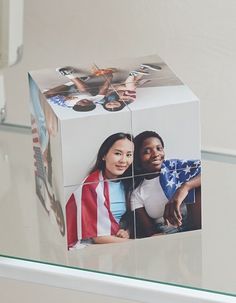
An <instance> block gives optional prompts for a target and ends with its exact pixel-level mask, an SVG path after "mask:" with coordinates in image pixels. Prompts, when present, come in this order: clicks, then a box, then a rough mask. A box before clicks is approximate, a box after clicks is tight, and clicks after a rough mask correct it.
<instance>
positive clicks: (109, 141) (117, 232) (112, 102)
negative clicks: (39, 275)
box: [29, 56, 201, 248]
mask: <svg viewBox="0 0 236 303" xmlns="http://www.w3.org/2000/svg"><path fill="white" fill-rule="evenodd" d="M133 61H134V62H132V60H130V61H127V60H124V62H122V61H120V62H117V63H113V65H112V68H110V67H109V68H108V69H107V68H106V67H107V66H105V68H104V67H100V66H99V68H98V67H97V66H95V67H93V68H92V70H91V71H90V70H89V69H87V70H83V71H82V70H81V69H78V68H73V69H72V68H71V67H67V68H65V69H62V70H61V74H60V72H58V71H56V70H43V71H38V72H32V73H30V76H29V79H30V80H29V81H30V91H31V100H32V104H31V105H32V106H31V108H32V132H33V142H34V143H33V144H34V156H35V180H36V194H37V197H38V199H39V200H40V202H41V205H42V206H43V209H44V210H45V213H47V214H51V217H54V220H50V222H49V224H51V222H52V221H54V223H55V224H54V225H55V226H57V227H56V229H57V230H59V234H60V235H61V236H62V241H63V243H65V245H67V247H69V248H72V247H83V246H86V245H87V244H88V243H94V242H95V243H104V241H105V243H106V241H108V242H110V241H111V242H116V241H117V239H118V241H119V240H120V239H122V240H123V239H126V238H127V237H132V238H136V237H147V236H150V235H152V234H155V233H174V232H179V231H184V230H191V229H198V228H200V226H201V212H200V211H199V209H200V202H201V201H200V200H201V199H200V198H201V197H200V196H199V194H198V192H199V190H200V183H199V182H200V181H199V179H200V177H199V176H200V161H199V160H200V133H199V130H200V119H199V101H198V99H197V98H196V96H195V95H194V94H193V93H192V92H191V91H190V90H189V88H188V87H186V86H185V85H184V84H182V82H181V81H180V80H179V79H178V78H177V77H176V76H175V75H174V74H173V73H172V72H171V71H170V69H169V68H168V66H167V65H166V64H165V63H164V62H162V60H161V59H160V58H159V57H157V56H155V57H153V56H152V57H146V58H140V59H137V58H136V59H135V60H133ZM127 62H129V63H127ZM187 182H188V184H190V187H191V189H189V192H188V193H186V195H185V197H184V198H183V199H182V201H178V203H179V205H178V207H177V209H178V210H179V213H178V210H176V208H173V207H172V206H173V201H174V197H176V195H177V193H178V192H179V191H180V190H181V189H182V188H183V187H184V185H185V184H186V183H187ZM184 199H185V200H184ZM183 200H184V201H183ZM170 203H172V204H171V205H170ZM169 206H170V207H169ZM196 213H197V215H196ZM144 216H145V217H144ZM180 217H181V218H180ZM146 220H147V222H148V223H147V224H145V222H146ZM181 220H182V221H181ZM167 223H168V224H167ZM181 226H182V227H181ZM104 236H106V237H104Z"/></svg>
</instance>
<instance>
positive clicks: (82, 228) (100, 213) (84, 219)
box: [66, 170, 119, 248]
mask: <svg viewBox="0 0 236 303" xmlns="http://www.w3.org/2000/svg"><path fill="white" fill-rule="evenodd" d="M66 222H67V223H66V224H67V243H68V248H71V247H73V246H74V245H75V244H76V243H77V242H78V241H80V240H81V239H88V238H94V237H98V236H104V235H115V234H116V233H117V232H118V230H119V224H118V223H117V222H116V220H115V218H114V216H113V215H112V213H111V210H110V199H109V185H108V182H107V181H104V179H103V175H102V172H101V171H98V170H97V171H95V172H93V173H91V174H90V175H89V176H88V177H87V178H86V179H85V180H84V182H83V184H82V185H81V186H79V187H78V188H77V189H76V190H75V191H74V193H73V194H72V195H71V196H70V198H69V200H68V202H67V204H66Z"/></svg>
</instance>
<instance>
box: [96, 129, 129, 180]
mask: <svg viewBox="0 0 236 303" xmlns="http://www.w3.org/2000/svg"><path fill="white" fill-rule="evenodd" d="M121 139H128V140H130V141H131V142H133V137H132V135H130V134H128V133H121V132H120V133H116V134H113V135H111V136H109V137H108V138H106V140H105V141H104V142H103V143H102V145H101V146H100V148H99V150H98V154H97V160H96V163H95V165H94V167H93V168H92V169H91V171H90V173H92V172H94V171H96V170H101V171H102V172H103V173H104V171H105V168H106V162H105V161H104V160H103V157H104V156H105V155H106V154H107V153H108V151H109V149H110V148H111V147H112V145H113V144H114V143H115V142H116V141H118V140H121ZM131 173H132V168H131V165H130V167H129V168H128V169H127V170H126V171H125V172H124V174H123V175H121V176H120V178H122V177H128V176H131Z"/></svg>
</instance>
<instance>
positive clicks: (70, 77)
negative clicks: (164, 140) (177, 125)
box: [30, 56, 196, 120]
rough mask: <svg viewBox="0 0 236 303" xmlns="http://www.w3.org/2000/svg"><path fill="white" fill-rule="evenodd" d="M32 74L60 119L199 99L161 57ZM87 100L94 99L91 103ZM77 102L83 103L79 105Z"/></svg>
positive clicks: (64, 68)
mask: <svg viewBox="0 0 236 303" xmlns="http://www.w3.org/2000/svg"><path fill="white" fill-rule="evenodd" d="M30 75H31V77H32V78H33V80H34V81H35V83H36V84H37V86H38V88H39V90H40V91H41V92H42V93H43V94H44V96H45V97H46V98H47V100H48V103H49V104H50V106H51V107H52V109H53V111H54V113H55V114H56V116H57V117H58V119H59V120H67V119H76V118H84V117H87V116H91V115H92V116H94V115H108V114H111V112H113V113H115V112H118V111H122V112H124V111H125V110H130V111H133V110H138V109H143V108H153V107H158V106H164V105H167V104H171V103H173V102H174V103H183V102H189V101H192V100H193V99H195V100H196V97H195V96H194V94H193V93H192V92H191V91H190V90H189V89H188V88H187V87H186V86H185V85H183V83H182V82H181V81H180V80H179V79H178V78H177V77H176V76H175V75H174V73H173V72H172V71H171V70H170V68H169V67H168V66H167V65H166V64H165V63H164V62H163V61H162V60H161V59H160V58H159V57H158V56H151V57H144V58H139V59H132V60H131V59H129V60H127V59H126V60H120V61H118V62H113V63H107V64H105V63H103V65H102V66H100V65H98V64H97V65H96V64H91V66H87V67H74V66H73V67H72V66H67V67H62V68H58V69H45V70H41V71H35V72H31V73H30ZM147 95H148V96H149V97H148V98H147ZM173 96H174V97H173ZM84 99H86V100H90V101H91V102H90V106H89V105H88V103H89V102H88V101H87V106H86V104H85V103H86V102H85V101H84ZM81 100H83V101H81ZM80 101H81V102H80ZM134 101H135V102H134ZM82 103H83V104H82ZM92 103H93V104H92ZM115 103H116V104H115ZM75 104H77V105H78V104H79V105H80V106H77V108H75V107H74V105H75ZM119 105H120V106H119ZM129 105H130V106H129Z"/></svg>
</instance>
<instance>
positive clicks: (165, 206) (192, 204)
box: [66, 131, 201, 248]
mask: <svg viewBox="0 0 236 303" xmlns="http://www.w3.org/2000/svg"><path fill="white" fill-rule="evenodd" d="M200 170H201V164H200V160H179V159H171V160H166V159H165V152H164V141H163V139H162V138H161V136H160V135H159V134H158V133H156V132H154V131H144V132H142V133H140V134H138V135H137V136H136V137H135V138H133V137H132V136H131V135H130V134H127V133H116V134H113V135H111V136H109V137H108V138H107V139H106V140H105V141H104V142H103V143H102V145H101V147H100V148H99V151H98V154H97V160H96V163H95V165H94V167H93V168H92V169H91V171H90V173H89V175H88V177H87V178H86V179H85V180H84V182H83V184H82V185H81V186H79V188H78V189H77V190H75V191H74V192H73V194H72V195H71V196H70V198H69V200H68V202H67V205H66V219H67V220H66V221H67V240H68V247H69V248H71V247H74V246H75V245H76V244H77V243H97V244H103V243H116V242H123V241H127V240H128V239H132V238H140V237H150V236H155V235H160V234H169V233H176V232H180V231H187V230H193V229H199V228H200V227H201V213H200V211H201V196H200V188H201V176H200Z"/></svg>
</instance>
